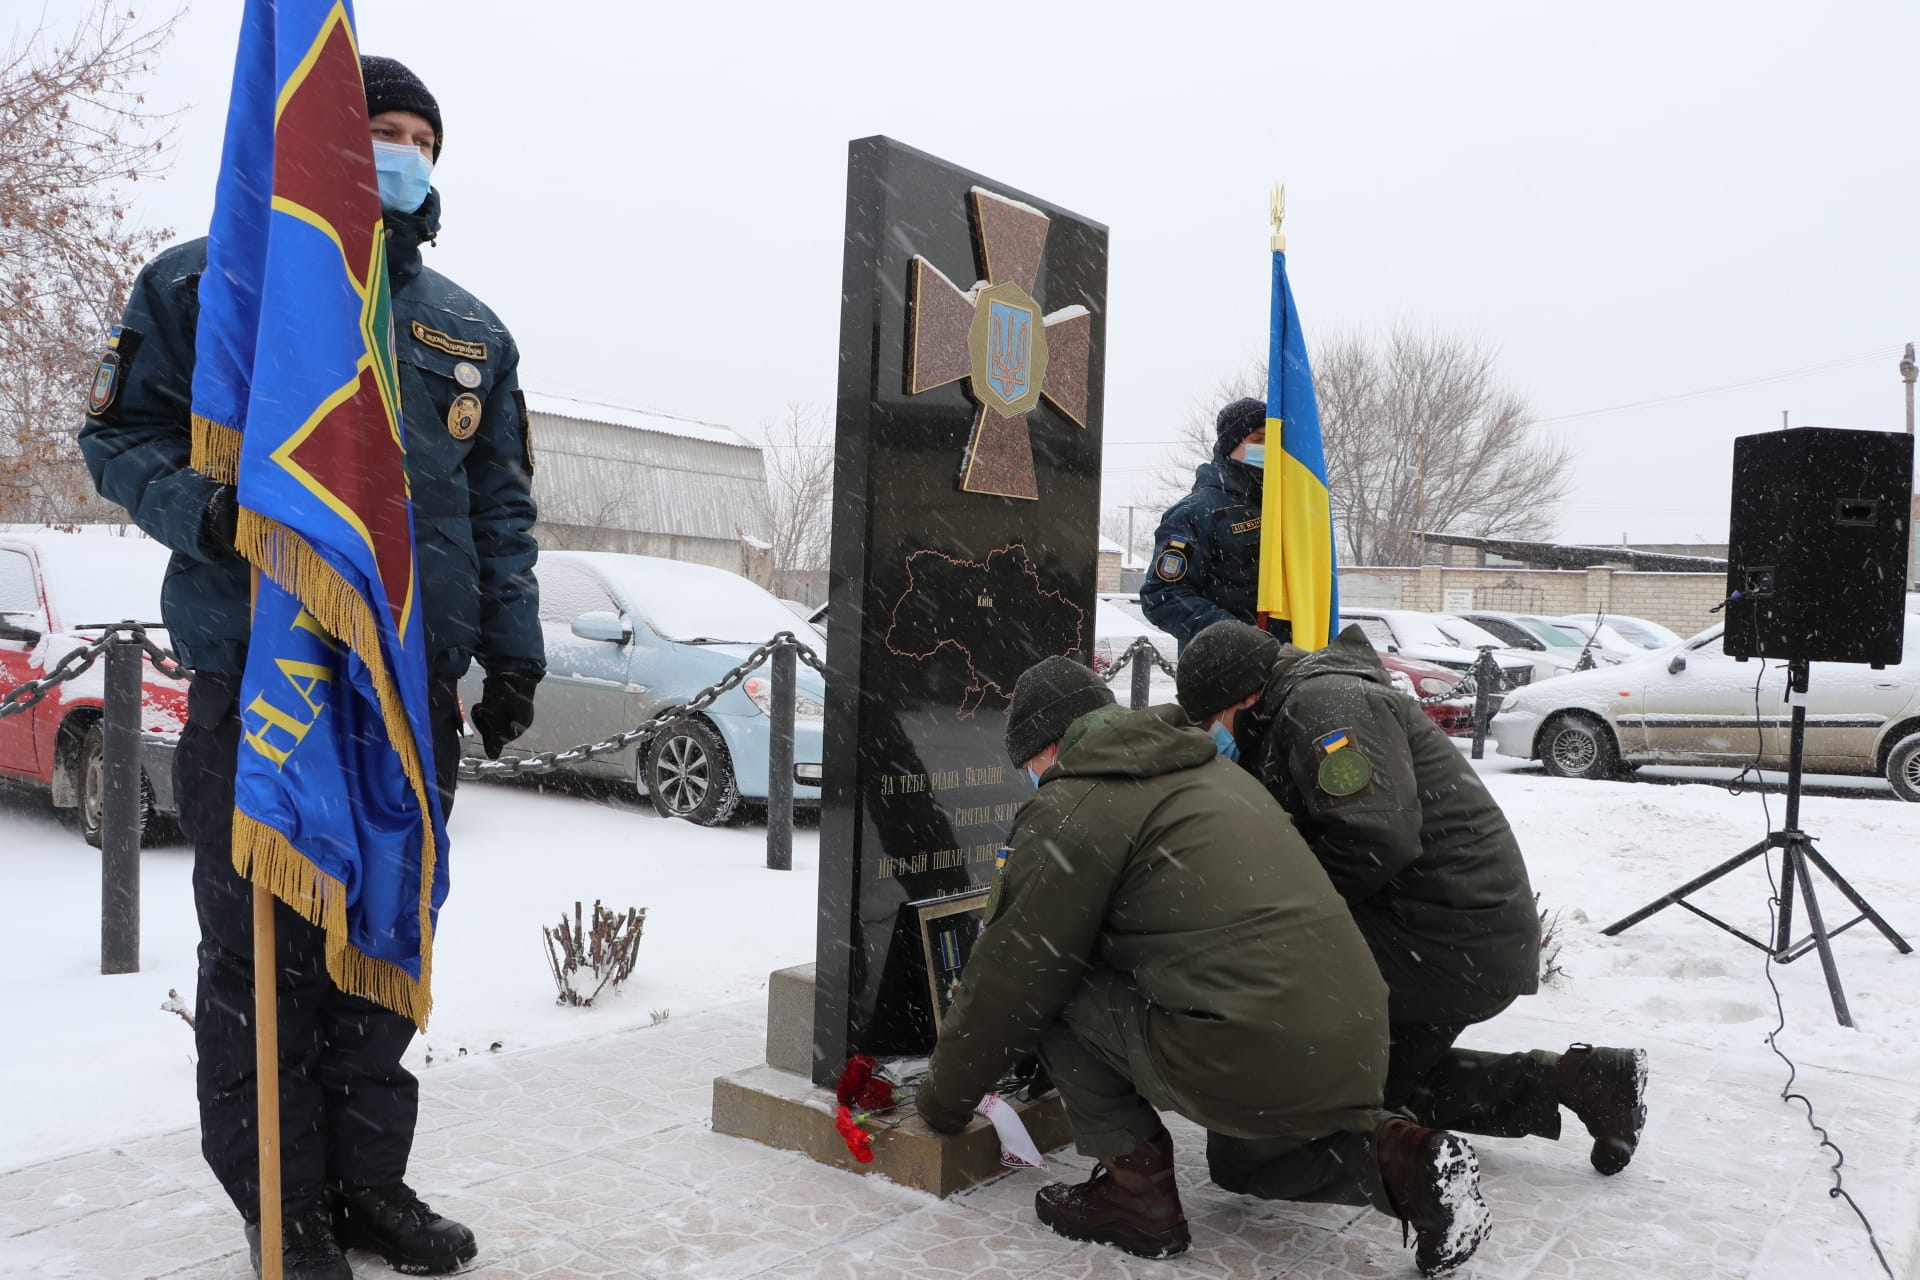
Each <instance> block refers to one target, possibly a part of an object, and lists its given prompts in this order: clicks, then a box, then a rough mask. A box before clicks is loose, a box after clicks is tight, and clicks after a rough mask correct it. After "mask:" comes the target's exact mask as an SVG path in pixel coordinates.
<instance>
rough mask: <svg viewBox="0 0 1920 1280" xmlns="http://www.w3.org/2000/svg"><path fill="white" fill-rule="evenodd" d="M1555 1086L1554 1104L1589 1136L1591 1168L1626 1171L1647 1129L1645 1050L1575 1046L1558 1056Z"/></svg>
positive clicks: (1606, 1170) (1611, 1172) (1603, 1170)
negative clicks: (1557, 1095)
mask: <svg viewBox="0 0 1920 1280" xmlns="http://www.w3.org/2000/svg"><path fill="white" fill-rule="evenodd" d="M1559 1086H1560V1105H1561V1106H1563V1107H1566V1108H1567V1109H1568V1110H1569V1111H1572V1112H1573V1114H1575V1115H1577V1116H1579V1117H1580V1123H1582V1124H1584V1125H1586V1126H1587V1132H1588V1133H1590V1134H1592V1135H1593V1152H1592V1154H1591V1155H1590V1156H1589V1157H1588V1158H1589V1159H1590V1160H1592V1161H1593V1167H1594V1168H1596V1169H1598V1170H1599V1171H1600V1172H1602V1173H1607V1174H1613V1173H1618V1172H1620V1171H1621V1170H1622V1169H1624V1168H1626V1167H1627V1161H1629V1160H1631V1159H1633V1151H1634V1148H1635V1147H1638V1146H1639V1145H1640V1131H1641V1130H1642V1129H1644V1128H1646V1127H1647V1051H1646V1050H1645V1049H1596V1048H1594V1047H1593V1046H1592V1045H1590V1044H1576V1045H1574V1046H1573V1047H1572V1048H1570V1049H1568V1050H1567V1051H1566V1052H1565V1053H1564V1054H1562V1055H1561V1056H1560V1078H1559Z"/></svg>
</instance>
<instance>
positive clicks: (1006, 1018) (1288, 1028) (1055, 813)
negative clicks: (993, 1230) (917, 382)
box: [917, 657, 1487, 1275]
mask: <svg viewBox="0 0 1920 1280" xmlns="http://www.w3.org/2000/svg"><path fill="white" fill-rule="evenodd" d="M1007 754H1008V756H1009V757H1010V758H1011V759H1012V760H1013V762H1014V763H1015V764H1016V765H1019V766H1021V767H1023V768H1025V769H1026V770H1027V771H1028V772H1029V773H1030V774H1031V775H1033V777H1034V778H1035V779H1036V781H1037V784H1038V787H1039V790H1038V792H1037V793H1036V794H1035V796H1034V797H1033V799H1032V800H1030V801H1028V802H1027V803H1026V804H1025V805H1024V806H1023V807H1022V808H1021V810H1020V812H1019V815H1018V816H1017V817H1016V818H1015V820H1014V827H1013V835H1012V838H1011V844H1012V852H1011V854H1010V855H1009V856H1008V858H1007V861H1006V865H1005V867H1004V868H1003V870H1002V871H1001V873H1000V874H1001V881H1000V883H999V885H998V886H997V890H996V895H995V899H994V902H993V906H992V908H991V909H990V911H989V913H988V915H989V918H988V921H987V924H986V928H985V930H984V932H982V934H981V935H980V939H979V941H978V943H977V944H976V945H975V947H974V950H973V954H972V956H971V958H970V959H969V960H968V962H967V969H966V974H965V976H964V978H963V979H962V980H961V984H960V992H959V994H958V996H957V997H956V999H955V1001H954V1006H953V1010H952V1012H951V1013H950V1014H949V1015H948V1016H947V1019H946V1022H945V1025H944V1027H943V1028H942V1031H941V1035H940V1041H939V1044H938V1045H937V1047H936V1048H935V1049H934V1053H933V1062H932V1065H931V1067H930V1068H929V1070H928V1072H927V1076H926V1079H925V1081H924V1082H923V1084H922V1085H921V1088H920V1092H919V1096H918V1099H917V1104H918V1107H919V1110H920V1114H921V1115H922V1116H923V1117H925V1119H926V1121H927V1123H928V1124H929V1125H931V1126H933V1127H934V1128H935V1129H938V1130H941V1131H943V1132H957V1131H959V1130H960V1129H962V1128H964V1127H965V1126H966V1124H967V1122H968V1119H969V1118H970V1117H971V1115H972V1113H973V1109H974V1106H975V1104H976V1103H977V1102H978V1101H979V1100H980V1098H981V1096H982V1095H983V1094H984V1093H985V1092H986V1091H987V1090H989V1089H991V1088H992V1087H993V1084H994V1082H995V1081H996V1080H998V1079H1000V1078H1001V1077H1002V1076H1003V1075H1005V1074H1006V1072H1007V1071H1008V1070H1009V1068H1010V1067H1011V1066H1012V1064H1013V1063H1014V1061H1015V1060H1016V1059H1017V1058H1019V1057H1020V1056H1021V1055H1023V1054H1026V1053H1029V1052H1031V1051H1034V1050H1036V1049H1037V1050H1038V1052H1039V1055H1040V1059H1041V1061H1042V1063H1043V1064H1044V1065H1045V1067H1046V1069H1047V1072H1048V1074H1049V1075H1050V1076H1051V1077H1052V1079H1053V1082H1054V1084H1055V1086H1056V1087H1057V1088H1058V1089H1059V1090H1060V1097H1061V1100H1062V1101H1063V1102H1064V1103H1065V1104H1066V1109H1067V1117H1068V1120H1069V1121H1070V1123H1071V1124H1072V1127H1073V1136H1074V1145H1075V1147H1076V1148H1078V1150H1079V1151H1080V1152H1081V1153H1082V1154H1085V1155H1089V1156H1093V1157H1095V1158H1096V1159H1097V1160H1098V1161H1099V1164H1098V1166H1097V1167H1096V1169H1095V1170H1094V1173H1093V1176H1092V1177H1091V1178H1090V1179H1088V1181H1087V1182H1085V1183H1083V1184H1081V1185H1078V1186H1068V1185H1065V1184H1054V1185H1051V1186H1047V1187H1043V1188H1042V1189H1041V1190H1040V1192H1039V1193H1038V1195H1037V1196H1036V1197H1035V1209H1036V1211H1037V1212H1038V1214H1039V1217H1040V1221H1041V1222H1043V1223H1045V1224H1046V1225H1047V1226H1048V1227H1050V1228H1052V1229H1053V1230H1054V1231H1056V1232H1058V1233H1059V1234H1061V1235H1063V1236H1067V1237H1069V1238H1071V1239H1075V1240H1092V1241H1097V1242H1100V1243H1103V1244H1111V1245H1116V1246H1118V1247H1119V1248H1122V1249H1125V1250H1127V1251H1128V1252H1129V1253H1134V1254H1139V1255H1141V1256H1144V1257H1156V1256H1164V1255H1167V1254H1174V1253H1179V1252H1180V1251H1182V1250H1184V1249H1185V1248H1186V1247H1187V1245H1188V1242H1189V1235H1188V1230H1187V1221H1186V1216H1185V1214H1184V1213H1182V1212H1181V1208H1180V1195H1179V1191H1178V1190H1177V1188H1176V1186H1175V1182H1174V1168H1173V1140H1172V1137H1171V1135H1169V1134H1168V1132H1167V1129H1166V1126H1165V1125H1163V1124H1162V1123H1161V1121H1160V1115H1159V1112H1160V1111H1162V1110H1169V1109H1170V1110H1173V1111H1176V1112H1178V1113H1179V1114H1181V1115H1183V1116H1186V1117H1187V1118H1188V1119H1190V1120H1192V1121H1193V1122H1194V1123H1196V1124H1198V1125H1201V1126H1202V1127H1204V1128H1205V1129H1207V1130H1208V1141H1207V1161H1208V1165H1209V1168H1210V1171H1211V1173H1212V1176H1213V1180H1214V1181H1215V1182H1216V1183H1218V1184H1219V1185H1221V1186H1222V1187H1225V1188H1227V1189H1228V1190H1231V1191H1241V1192H1246V1193H1250V1194H1252V1195H1256V1196H1260V1197H1263V1198H1266V1199H1276V1200H1310V1201H1320V1202H1324V1203H1333V1204H1354V1205H1360V1204H1368V1205H1372V1206H1373V1207H1374V1208H1376V1209H1379V1210H1380V1211H1382V1212H1383V1213H1388V1214H1392V1215H1394V1216H1396V1217H1398V1218H1399V1219H1400V1220H1401V1221H1402V1222H1405V1223H1408V1224H1410V1225H1411V1226H1412V1227H1413V1228H1414V1229H1415V1231H1416V1232H1417V1234H1418V1249H1419V1252H1418V1255H1417V1258H1418V1262H1419V1265H1420V1269H1421V1271H1422V1272H1423V1273H1425V1274H1428V1275H1434V1274H1438V1273H1439V1272H1441V1271H1445V1270H1448V1269H1450V1268H1452V1267H1454V1266H1457V1265H1459V1264H1460V1263H1461V1262H1464V1261H1465V1260H1466V1259H1467V1258H1468V1257H1470V1256H1471V1255H1472V1253H1473V1251H1474V1249H1475V1248H1477V1247H1478V1245H1479V1243H1480V1241H1481V1240H1482V1239H1483V1238H1484V1237H1485V1235H1486V1230H1487V1209H1486V1204H1485V1203H1484V1202H1483V1201H1482V1200H1481V1198H1480V1190H1479V1166H1478V1164H1477V1162H1476V1161H1475V1158H1474V1155H1473V1150H1472V1148H1471V1147H1469V1146H1468V1145H1467V1143H1466V1142H1465V1141H1464V1140H1463V1139H1461V1138H1459V1137H1457V1136H1456V1135H1454V1134H1451V1133H1442V1132H1438V1131H1436V1130H1432V1129H1425V1128H1421V1127H1419V1126H1416V1125H1413V1124H1411V1123H1409V1122H1407V1121H1406V1120H1403V1119H1400V1118H1398V1117H1392V1116H1389V1115H1388V1114H1387V1113H1386V1112H1384V1111H1383V1110H1381V1106H1380V1098H1381V1088H1382V1085H1383V1082H1384V1080H1385V1076H1386V1067H1387V1023H1386V1015H1387V992H1386V987H1385V984H1384V983H1382V982H1381V980H1380V974H1379V972H1378V970H1377V969H1376V968H1375V967H1374V964H1373V959H1372V957H1371V956H1370V955H1369V954H1368V951H1367V945H1366V943H1365V941H1364V940H1363V939H1362V938H1361V936H1360V931H1359V930H1358V929H1357V928H1356V927H1355V925H1354V922H1353V918H1352V916H1351V915H1349V914H1348V912H1347V909H1346V904H1345V903H1343V902H1342V901H1341V899H1340V896H1339V894H1337V893H1335V892H1334V888H1333V886H1332V884H1331V883H1329V882H1328V880H1327V875H1326V873H1325V872H1324V871H1322V870H1321V869H1320V865H1319V863H1317V862H1315V861H1314V859H1313V855H1312V854H1311V853H1310V852H1309V851H1308V849H1307V847H1306V845H1305V844H1304V843H1303V842H1302V841H1301V840H1300V838H1299V837H1298V836H1297V835H1295V834H1294V832H1293V829H1292V827H1291V826H1290V825H1289V824H1288V822H1287V818H1286V815H1285V814H1284V813H1283V812H1281V810H1280V807H1279V806H1278V805H1276V804H1275V803H1274V802H1273V800H1272V798H1271V797H1269V796H1268V795H1267V793H1266V792H1265V791H1264V790H1263V789H1262V788H1261V787H1260V785H1259V784H1258V783H1257V782H1255V781H1254V780H1253V779H1251V778H1249V777H1247V776H1246V774H1244V773H1243V772H1241V771H1240V770H1238V769H1236V768H1234V767H1233V766H1232V765H1230V764H1228V763H1227V762H1226V761H1224V760H1221V759H1219V758H1218V756H1217V755H1216V754H1215V751H1214V746H1213V743H1212V741H1211V740H1210V739H1209V738H1208V737H1207V736H1206V735H1205V734H1203V733H1200V732H1198V731H1197V730H1195V729H1193V728H1192V727H1191V726H1189V725H1188V724H1187V722H1186V717H1185V716H1184V715H1183V714H1182V713H1181V711H1180V709H1179V708H1178V707H1155V708H1151V709H1149V710H1146V711H1139V712H1131V713H1129V712H1126V711H1122V710H1121V709H1120V708H1119V707H1117V706H1115V705H1114V700H1113V694H1112V693H1110V692H1109V691H1108V690H1107V687H1106V686H1105V685H1104V684H1103V683H1101V681H1100V679H1099V677H1097V676H1095V675H1094V674H1093V673H1092V672H1091V671H1089V670H1088V669H1087V668H1086V667H1084V666H1081V665H1080V664H1079V663H1076V662H1073V661H1071V660H1069V659H1067V658H1060V657H1056V658H1048V659H1047V660H1046V661H1044V662H1041V663H1040V664H1038V665H1037V666H1035V667H1033V668H1031V669H1030V670H1028V671H1027V672H1026V673H1025V674H1024V675H1022V676H1021V677H1020V679H1019V681H1018V682H1017V683H1016V684H1015V686H1014V692H1013V705H1012V708H1011V710H1010V712H1009V714H1008V720H1007Z"/></svg>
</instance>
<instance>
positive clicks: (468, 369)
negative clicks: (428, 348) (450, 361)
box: [453, 360, 480, 391]
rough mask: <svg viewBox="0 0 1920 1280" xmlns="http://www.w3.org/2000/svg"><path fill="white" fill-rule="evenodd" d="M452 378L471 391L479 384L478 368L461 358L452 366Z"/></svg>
mask: <svg viewBox="0 0 1920 1280" xmlns="http://www.w3.org/2000/svg"><path fill="white" fill-rule="evenodd" d="M453 380H454V381H455V382H457V383H459V384H460V385H461V386H463V387H465V388H467V389H468V390H469V391H471V390H472V389H473V388H475V387H477V386H479V385H480V370H478V369H476V368H474V367H473V366H472V365H470V364H468V363H467V362H466V361H465V360H462V361H461V362H460V363H459V364H457V365H455V366H453Z"/></svg>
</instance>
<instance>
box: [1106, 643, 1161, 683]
mask: <svg viewBox="0 0 1920 1280" xmlns="http://www.w3.org/2000/svg"><path fill="white" fill-rule="evenodd" d="M1136 662H1151V663H1152V664H1153V665H1154V666H1156V667H1159V668H1160V669H1161V670H1162V671H1164V672H1166V673H1167V674H1168V675H1169V676H1171V675H1172V674H1173V664H1172V663H1171V662H1168V661H1167V660H1166V658H1165V657H1163V656H1162V655H1161V653H1160V650H1159V649H1158V648H1157V647H1155V645H1154V643H1153V641H1152V640H1150V639H1148V638H1147V637H1146V636H1135V637H1134V638H1133V643H1132V644H1130V645H1128V646H1127V647H1126V648H1125V649H1123V650H1121V651H1120V656H1119V657H1118V658H1116V659H1115V660H1114V663H1113V665H1112V666H1110V667H1108V668H1107V670H1106V673H1105V674H1104V675H1102V676H1101V677H1100V678H1101V679H1102V680H1104V681H1106V682H1107V683H1108V684H1112V683H1113V682H1114V681H1115V680H1118V679H1119V678H1120V673H1121V672H1122V671H1125V670H1126V669H1127V668H1129V667H1131V666H1132V665H1133V664H1134V663H1136Z"/></svg>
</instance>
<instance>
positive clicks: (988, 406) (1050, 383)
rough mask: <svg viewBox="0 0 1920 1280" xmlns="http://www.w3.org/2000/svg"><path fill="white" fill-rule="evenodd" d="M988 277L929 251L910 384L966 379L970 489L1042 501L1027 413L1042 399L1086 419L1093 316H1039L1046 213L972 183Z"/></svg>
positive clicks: (913, 320) (916, 282)
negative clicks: (970, 404)
mask: <svg viewBox="0 0 1920 1280" xmlns="http://www.w3.org/2000/svg"><path fill="white" fill-rule="evenodd" d="M967 203H968V207H969V212H970V213H971V215H972V221H973V228H974V241H975V243H976V244H977V245H978V246H979V256H980V265H981V266H982V268H984V270H985V272H986V279H984V280H981V281H979V282H978V283H976V284H975V285H974V286H973V288H971V289H967V290H962V289H961V288H959V286H957V285H955V284H954V283H953V281H952V280H950V279H948V278H947V276H946V275H945V274H943V273H942V272H941V270H940V269H939V268H938V267H936V266H934V265H933V264H932V263H931V262H929V261H927V259H925V258H923V257H918V256H916V257H915V258H914V260H913V278H912V281H911V287H910V290H909V309H908V317H909V318H908V323H909V326H910V329H911V332H910V335H909V337H908V340H907V350H908V353H909V367H908V373H907V390H908V392H909V393H911V394H913V395H918V394H920V393H921V392H923V391H931V390H932V389H933V388H935V387H939V386H945V385H946V384H947V383H949V382H957V381H959V380H960V379H962V378H964V379H966V381H967V392H968V394H969V395H970V396H972V398H973V400H974V402H975V403H976V405H977V406H978V408H977V409H976V411H975V413H974V418H973V431H972V433H971V434H970V436H969V437H968V441H967V451H966V455H965V457H964V458H963V459H962V461H961V465H960V487H961V488H962V489H963V490H965V491H967V492H968V493H985V494H995V495H998V496H1000V497H1005V498H1026V499H1029V500H1036V501H1037V500H1038V499H1039V497H1040V488H1039V484H1038V483H1037V481H1036V479H1035V477H1034V469H1033V441H1032V438H1031V437H1030V435H1029V434H1028V424H1027V421H1026V418H1027V414H1029V413H1030V412H1032V411H1033V410H1034V409H1036V408H1038V407H1039V405H1040V401H1041V400H1042V399H1045V400H1046V401H1047V403H1049V404H1051V405H1052V406H1053V407H1054V408H1055V409H1058V410H1059V411H1060V413H1061V414H1062V415H1063V416H1064V417H1066V419H1067V420H1068V421H1069V422H1071V423H1073V425H1075V426H1076V427H1080V428H1082V429H1084V428H1085V427H1086V425H1087V422H1086V418H1087V382H1088V374H1089V372H1090V370H1091V365H1092V361H1093V314H1092V313H1091V312H1089V311H1088V310H1087V309H1086V308H1085V307H1082V306H1070V307H1063V308H1061V309H1060V310H1058V311H1055V312H1053V313H1052V314H1051V315H1046V314H1043V313H1042V312H1041V310H1040V304H1039V303H1037V302H1035V301H1034V300H1033V289H1034V283H1035V280H1036V278H1037V277H1038V275H1039V273H1040V256H1041V253H1042V251H1043V250H1044V249H1045V248H1046V243H1047V226H1048V223H1049V221H1050V219H1049V218H1048V217H1047V215H1046V214H1044V213H1041V212H1040V211H1039V210H1038V209H1035V208H1033V207H1032V206H1031V205H1026V204H1021V203H1019V202H1017V201H1014V200H1009V199H1007V198H1006V197H1005V196H1001V195H996V194H995V193H993V192H991V191H985V190H982V189H981V188H979V187H975V188H974V189H973V190H972V191H971V192H970V193H968V196H967Z"/></svg>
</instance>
